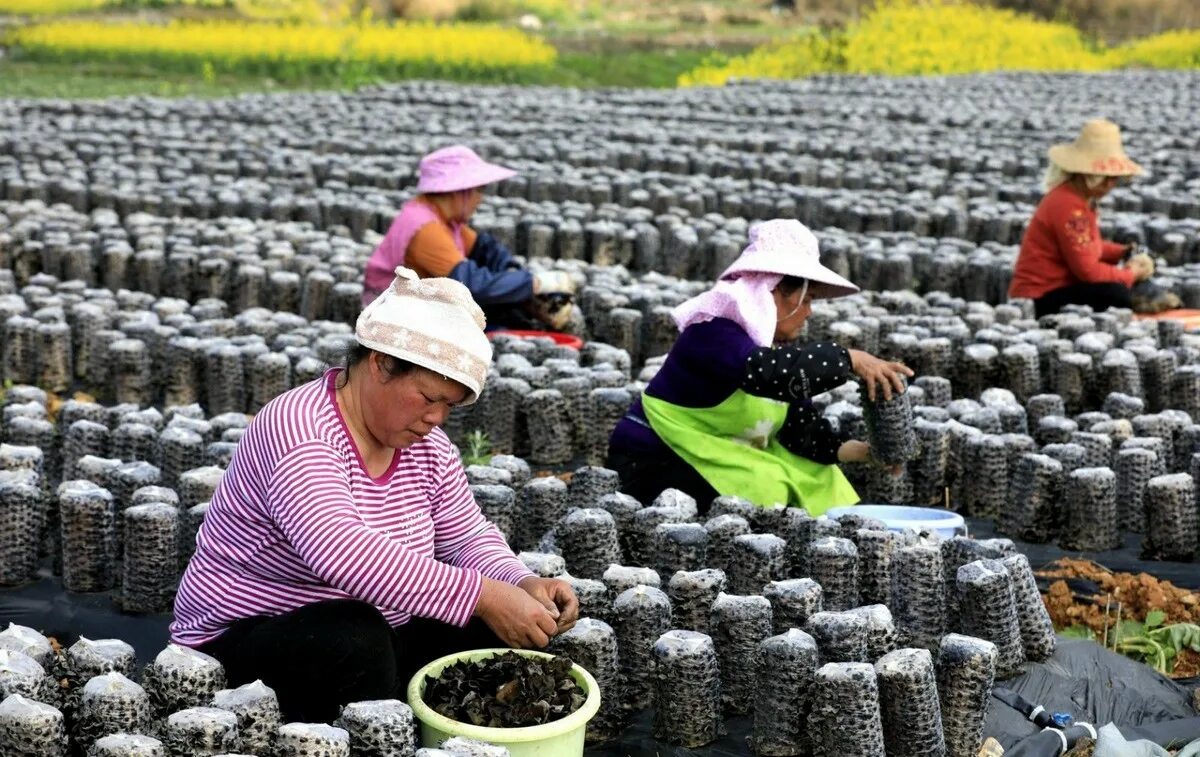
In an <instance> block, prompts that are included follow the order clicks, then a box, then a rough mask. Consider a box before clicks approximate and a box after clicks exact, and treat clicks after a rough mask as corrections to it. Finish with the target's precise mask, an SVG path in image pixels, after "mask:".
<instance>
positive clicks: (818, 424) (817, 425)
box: [776, 402, 845, 465]
mask: <svg viewBox="0 0 1200 757" xmlns="http://www.w3.org/2000/svg"><path fill="white" fill-rule="evenodd" d="M776 438H777V439H778V440H779V443H780V444H781V445H782V446H783V448H784V449H786V450H787V451H788V452H791V453H792V454H793V455H797V456H799V457H806V458H808V459H809V460H812V461H813V462H816V463H822V464H824V465H832V464H833V463H836V462H837V451H838V447H840V446H842V442H843V441H845V440H844V439H843V438H842V435H841V434H839V433H838V432H836V431H834V430H833V425H832V424H831V423H830V422H829V419H828V418H825V417H824V416H822V415H821V414H820V413H819V412H818V411H817V410H816V408H814V407H813V406H812V405H811V404H809V403H807V402H806V403H803V404H799V405H792V406H790V407H789V408H788V412H787V418H785V419H784V421H783V426H782V427H781V428H780V429H779V433H778V434H777V435H776Z"/></svg>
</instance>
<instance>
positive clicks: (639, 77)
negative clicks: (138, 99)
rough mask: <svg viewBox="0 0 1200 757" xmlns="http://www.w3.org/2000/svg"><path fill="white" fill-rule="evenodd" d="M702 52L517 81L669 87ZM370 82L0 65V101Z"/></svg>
mask: <svg viewBox="0 0 1200 757" xmlns="http://www.w3.org/2000/svg"><path fill="white" fill-rule="evenodd" d="M706 54H707V52H706V51H703V50H689V49H666V50H662V51H657V52H649V51H637V50H626V51H611V52H595V53H563V54H561V55H560V56H559V60H558V63H557V65H555V66H554V67H553V68H551V69H549V70H546V71H537V72H530V73H527V74H522V75H521V76H520V78H519V79H518V82H519V83H525V84H553V85H562V86H572V87H611V86H626V87H671V86H674V84H675V79H676V77H677V76H678V75H679V74H680V73H682V72H684V71H688V70H690V69H691V68H693V67H695V66H696V65H697V64H698V63H699V62H700V61H701V60H703V58H704V56H705V55H706ZM378 81H382V80H381V79H377V78H373V77H362V76H356V77H353V78H351V77H346V76H339V75H337V74H328V75H315V76H314V75H308V76H304V77H299V78H289V79H286V80H280V79H276V78H270V77H266V76H254V75H248V74H233V73H217V74H216V75H215V76H210V77H205V76H203V75H202V74H201V72H200V71H197V72H196V73H195V74H188V73H184V72H170V71H164V70H163V69H162V68H156V67H154V66H151V65H147V64H141V63H121V62H108V61H105V62H91V63H67V62H60V61H31V60H22V59H21V58H20V57H9V58H3V59H0V97H61V98H94V97H118V96H125V95H153V96H160V97H185V96H190V97H221V96H225V95H233V94H238V93H240V92H270V91H280V90H296V89H310V90H311V89H351V88H353V87H354V86H355V85H359V84H373V83H376V82H378Z"/></svg>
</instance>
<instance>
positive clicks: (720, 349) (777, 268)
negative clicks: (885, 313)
mask: <svg viewBox="0 0 1200 757" xmlns="http://www.w3.org/2000/svg"><path fill="white" fill-rule="evenodd" d="M856 291H858V287H856V286H854V284H851V283H850V282H849V281H847V280H845V279H844V278H842V277H841V276H838V275H837V274H836V273H834V272H833V271H831V270H829V269H828V268H826V267H825V266H823V265H821V263H820V259H819V255H818V252H817V239H816V237H815V236H813V233H812V232H811V231H809V230H808V229H807V228H805V227H804V225H802V224H801V223H800V222H799V221H792V220H782V219H780V220H774V221H767V222H765V223H762V224H759V225H758V226H755V227H754V228H752V229H751V231H750V245H749V246H748V247H747V248H746V249H745V250H744V251H743V252H742V254H741V256H740V257H738V259H737V260H735V261H734V262H733V264H732V265H731V266H729V268H727V269H726V270H725V272H724V273H722V274H721V277H720V279H719V280H718V281H717V283H716V284H715V285H714V286H713V288H712V289H710V290H709V291H707V292H705V293H704V294H701V295H699V296H698V297H694V298H693V299H691V300H688V301H687V302H685V303H683V304H682V305H680V306H679V307H678V308H676V309H675V313H674V315H675V322H676V323H677V324H678V326H679V329H680V332H681V333H680V335H679V338H678V340H676V342H675V345H674V346H673V347H672V348H671V352H670V353H669V354H668V355H667V359H666V362H664V363H663V366H662V368H661V369H660V370H659V372H658V373H657V374H656V375H655V376H654V378H653V379H651V380H650V384H649V385H648V386H647V387H646V390H645V392H644V393H643V395H642V397H641V398H640V399H639V400H638V401H637V402H635V403H634V404H633V406H632V407H631V408H630V410H629V413H628V414H626V416H625V417H624V418H623V419H621V422H620V423H618V424H617V427H616V429H615V430H614V431H613V435H612V438H611V440H610V443H609V458H608V465H609V467H611V468H613V469H615V470H616V471H617V472H618V473H620V474H621V482H622V488H623V490H624V491H625V492H626V493H627V494H630V495H632V496H634V497H636V498H637V499H638V500H640V501H642V502H649V501H651V500H653V499H654V498H655V497H656V496H658V494H659V493H661V492H662V490H664V489H667V488H675V489H679V490H681V491H684V492H686V493H688V494H690V495H691V496H693V497H695V499H696V501H697V502H698V503H699V505H700V506H701V507H702V508H707V507H708V505H709V504H710V503H711V501H712V500H713V499H714V498H715V497H717V496H719V495H737V496H740V497H744V498H746V499H748V500H750V501H751V502H754V503H756V504H759V505H770V504H775V503H783V504H787V505H795V506H801V507H804V508H805V509H806V510H807V511H808V512H809V513H811V514H813V515H818V514H820V513H823V512H825V511H826V510H828V509H830V508H832V507H838V506H841V505H852V504H855V503H856V502H858V495H857V494H855V492H854V489H853V487H851V486H850V484H849V482H848V481H846V478H845V476H843V475H842V472H841V470H839V469H838V467H837V466H836V465H835V463H838V462H843V463H847V462H866V461H868V460H870V459H871V450H870V447H869V445H867V444H866V443H865V442H862V441H855V440H849V439H845V438H843V437H842V436H841V435H840V434H838V433H837V432H835V431H834V430H833V428H832V427H831V426H830V424H829V422H828V421H827V420H825V419H824V418H823V417H822V416H821V414H820V413H819V412H818V411H817V410H816V409H815V408H814V407H813V405H812V402H811V400H812V398H813V397H814V396H815V395H817V394H820V393H821V392H825V391H828V390H830V389H833V388H834V387H837V386H839V385H840V384H842V383H844V382H846V381H848V380H849V379H850V378H851V377H852V376H855V375H857V376H858V377H859V378H861V379H862V380H863V381H865V382H866V383H867V391H868V394H869V396H871V397H874V396H875V392H876V391H877V387H878V391H881V392H882V393H883V394H884V396H886V397H889V398H890V397H891V394H892V391H893V390H895V391H897V392H901V391H904V382H903V379H902V378H901V377H902V376H911V375H912V371H911V370H909V369H908V368H906V367H905V366H903V365H901V364H899V363H889V362H886V361H883V360H880V359H879V358H876V357H874V356H872V355H870V354H868V353H866V352H862V351H860V350H846V349H844V348H842V347H840V346H838V345H837V344H834V343H832V342H823V343H819V344H813V345H806V346H802V347H797V346H793V345H792V344H790V343H791V342H793V341H795V340H796V339H797V338H798V337H799V335H800V332H801V330H802V329H803V327H804V322H805V320H806V319H807V318H808V315H809V313H810V312H811V310H812V301H813V300H814V299H821V298H832V297H841V296H844V295H847V294H852V293H853V292H856ZM777 345H782V346H777Z"/></svg>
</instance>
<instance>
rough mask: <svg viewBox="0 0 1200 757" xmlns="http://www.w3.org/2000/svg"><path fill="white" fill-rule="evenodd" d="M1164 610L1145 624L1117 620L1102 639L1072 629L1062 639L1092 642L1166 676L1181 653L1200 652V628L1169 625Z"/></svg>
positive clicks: (1152, 613)
mask: <svg viewBox="0 0 1200 757" xmlns="http://www.w3.org/2000/svg"><path fill="white" fill-rule="evenodd" d="M1166 619H1167V615H1166V613H1164V612H1163V611H1162V610H1151V611H1150V612H1148V613H1146V620H1145V621H1143V622H1141V623H1139V622H1138V621H1136V620H1118V621H1117V623H1116V624H1115V625H1113V626H1112V627H1111V628H1108V629H1106V632H1105V634H1104V635H1103V636H1101V637H1100V638H1097V635H1096V633H1095V632H1094V631H1092V629H1090V628H1088V627H1087V626H1072V627H1071V628H1067V629H1065V630H1063V631H1060V632H1059V633H1060V635H1061V636H1063V637H1066V638H1069V639H1089V640H1091V641H1095V642H1096V643H1098V644H1103V645H1104V646H1105V647H1108V648H1109V649H1112V650H1113V651H1114V652H1119V653H1121V654H1123V655H1125V656H1126V657H1130V658H1133V659H1135V660H1137V661H1139V662H1143V663H1145V664H1147V665H1149V666H1150V667H1152V668H1154V669H1155V670H1157V671H1158V672H1160V673H1162V674H1163V675H1170V674H1171V673H1172V672H1173V671H1174V670H1175V662H1176V660H1177V658H1178V657H1179V653H1180V652H1182V651H1183V650H1185V649H1191V650H1193V651H1195V652H1200V625H1196V624H1195V623H1171V624H1166V625H1164V623H1165V622H1166Z"/></svg>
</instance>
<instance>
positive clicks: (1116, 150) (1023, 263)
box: [1008, 119, 1154, 318]
mask: <svg viewBox="0 0 1200 757" xmlns="http://www.w3.org/2000/svg"><path fill="white" fill-rule="evenodd" d="M1049 158H1050V166H1049V168H1048V169H1047V171H1046V178H1045V186H1046V195H1045V196H1044V197H1042V201H1041V202H1040V203H1038V207H1037V210H1036V211H1035V212H1034V214H1033V219H1032V220H1031V221H1030V222H1029V228H1028V229H1026V230H1025V236H1024V238H1023V239H1022V240H1021V252H1020V253H1019V254H1018V255H1017V264H1016V270H1014V271H1013V279H1012V283H1011V284H1010V285H1009V288H1008V296H1009V297H1027V298H1029V299H1032V300H1033V304H1034V312H1035V313H1036V314H1037V316H1038V317H1039V318H1040V317H1042V316H1043V315H1051V314H1053V313H1057V312H1059V311H1060V310H1062V308H1063V306H1065V305H1089V306H1091V307H1092V309H1094V310H1107V309H1108V308H1110V307H1114V308H1131V307H1133V298H1132V291H1131V290H1132V288H1133V286H1134V284H1136V283H1137V282H1140V281H1145V280H1146V279H1149V278H1150V277H1151V276H1152V275H1153V274H1154V261H1153V260H1152V259H1151V258H1150V256H1149V255H1132V254H1131V253H1132V252H1133V249H1134V245H1127V244H1118V243H1117V242H1109V241H1107V240H1105V239H1102V238H1101V237H1100V222H1099V220H1098V218H1097V216H1096V203H1098V202H1099V201H1100V199H1101V198H1103V197H1104V196H1105V195H1106V194H1108V193H1109V192H1111V191H1112V190H1113V188H1114V187H1116V186H1117V183H1118V182H1120V180H1121V179H1122V178H1124V177H1127V176H1136V175H1137V174H1140V173H1142V167H1141V166H1139V165H1138V164H1137V163H1134V162H1133V161H1132V160H1130V159H1129V157H1128V156H1127V155H1126V154H1125V150H1124V149H1123V148H1122V146H1121V130H1120V129H1119V128H1117V125H1116V124H1114V123H1112V122H1111V121H1106V120H1104V119H1096V120H1094V121H1088V122H1087V123H1085V124H1084V125H1083V129H1082V130H1081V131H1080V133H1079V136H1078V137H1077V138H1076V139H1075V141H1074V142H1071V143H1066V144H1058V145H1054V146H1053V147H1051V148H1050V151H1049ZM1127 258H1128V259H1129V260H1128V266H1126V267H1122V266H1121V265H1119V264H1120V263H1121V262H1122V261H1123V260H1125V259H1127Z"/></svg>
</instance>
